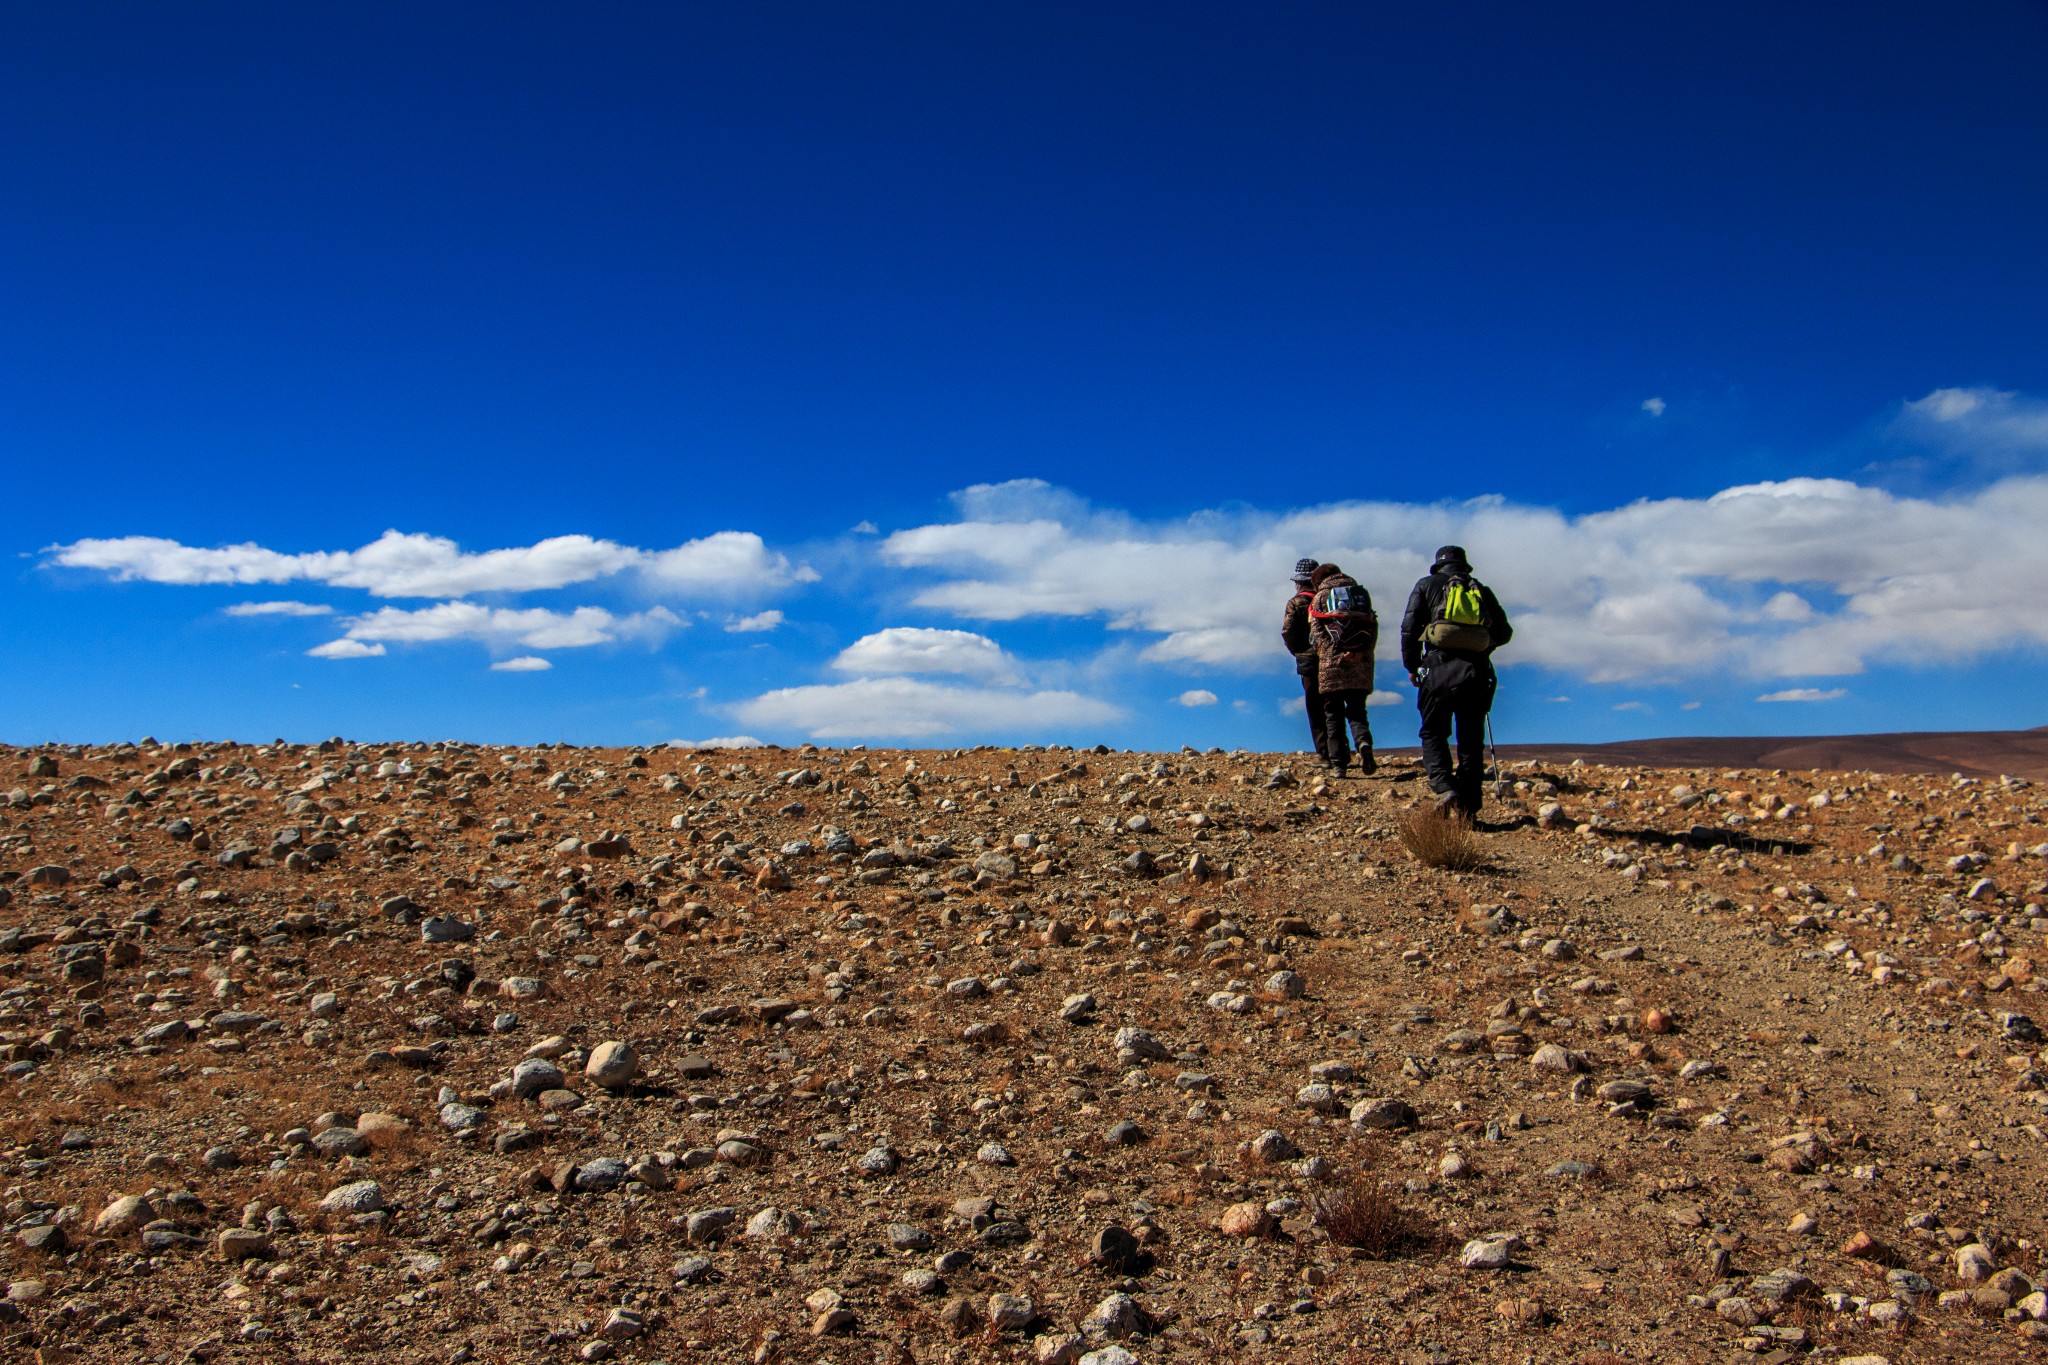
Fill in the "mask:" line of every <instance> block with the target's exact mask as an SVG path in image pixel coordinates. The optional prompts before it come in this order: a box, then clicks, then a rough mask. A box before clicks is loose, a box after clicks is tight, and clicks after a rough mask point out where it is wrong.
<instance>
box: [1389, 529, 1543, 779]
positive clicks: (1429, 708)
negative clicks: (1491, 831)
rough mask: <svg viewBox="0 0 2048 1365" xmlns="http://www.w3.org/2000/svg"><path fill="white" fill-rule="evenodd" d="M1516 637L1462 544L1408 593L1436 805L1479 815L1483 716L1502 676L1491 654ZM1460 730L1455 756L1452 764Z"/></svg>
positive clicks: (1407, 663)
mask: <svg viewBox="0 0 2048 1365" xmlns="http://www.w3.org/2000/svg"><path fill="white" fill-rule="evenodd" d="M1514 638H1515V630H1514V627H1513V626H1511V625H1509V624H1508V614H1507V613H1506V612H1505V611H1502V610H1501V606H1500V602H1499V600H1498V599H1497V598H1495V597H1494V595H1493V589H1492V588H1489V587H1487V586H1486V585H1485V584H1484V583H1481V582H1480V581H1479V580H1478V579H1476V578H1474V577H1473V576H1472V562H1471V560H1469V559H1468V558H1466V555H1465V549H1464V547H1463V546H1461V545H1446V546H1444V547H1443V548H1441V549H1439V550H1438V551H1437V552H1436V554H1435V556H1434V557H1433V558H1432V559H1431V561H1430V565H1429V573H1428V575H1427V576H1426V577H1424V578H1423V579H1421V580H1420V581H1419V582H1417V583H1416V585H1415V590H1414V591H1413V592H1411V593H1409V594H1408V610H1407V611H1406V612H1405V613H1404V614H1403V615H1402V617H1401V664H1402V666H1403V667H1405V668H1406V669H1407V670H1408V681H1409V682H1411V683H1413V684H1415V705H1416V708H1417V709H1418V710H1420V711H1421V712H1422V768H1423V771H1424V772H1425V773H1426V774H1428V776H1429V787H1430V790H1431V791H1433V792H1435V793H1436V795H1437V804H1438V805H1439V806H1441V807H1443V808H1444V809H1446V810H1450V809H1456V810H1459V811H1462V812H1463V813H1464V814H1465V815H1467V816H1477V815H1478V814H1479V801H1480V793H1481V789H1482V787H1483V785H1484V775H1485V772H1486V715H1487V712H1489V711H1490V710H1492V709H1493V692H1494V687H1495V685H1496V683H1497V679H1496V677H1495V675H1494V671H1493V651H1495V650H1496V649H1499V648H1500V647H1501V646H1502V645H1504V644H1506V643H1507V642H1508V641H1510V640H1512V639H1514ZM1453 730H1455V731H1456V732H1457V744H1458V759H1457V764H1456V766H1455V767H1454V766H1453V765H1452V762H1451V735H1452V731H1453Z"/></svg>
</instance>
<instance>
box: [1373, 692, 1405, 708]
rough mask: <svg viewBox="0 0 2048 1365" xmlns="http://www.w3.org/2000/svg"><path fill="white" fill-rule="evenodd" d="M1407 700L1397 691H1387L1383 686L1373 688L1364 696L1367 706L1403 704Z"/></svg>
mask: <svg viewBox="0 0 2048 1365" xmlns="http://www.w3.org/2000/svg"><path fill="white" fill-rule="evenodd" d="M1407 702H1408V698H1406V697H1404V696H1402V695H1401V694H1400V693H1399V692H1389V691H1388V690H1387V689H1386V688H1384V687H1380V688H1375V689H1373V690H1372V691H1371V692H1368V693H1366V696H1365V704H1366V705H1367V706H1404V705H1406V704H1407Z"/></svg>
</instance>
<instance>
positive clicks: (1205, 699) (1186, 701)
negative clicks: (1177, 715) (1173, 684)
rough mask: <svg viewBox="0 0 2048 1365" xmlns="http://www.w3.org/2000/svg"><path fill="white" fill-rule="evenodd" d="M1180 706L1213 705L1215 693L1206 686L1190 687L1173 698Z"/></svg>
mask: <svg viewBox="0 0 2048 1365" xmlns="http://www.w3.org/2000/svg"><path fill="white" fill-rule="evenodd" d="M1174 701H1175V702H1177V703H1179V704H1180V705H1182V706H1214V705H1215V704H1216V694H1215V693H1214V692H1211V691H1210V690H1209V689H1208V688H1206V687H1191V688H1189V689H1188V690H1187V691H1185V692H1183V693H1181V694H1180V695H1179V696H1177V697H1175V698H1174Z"/></svg>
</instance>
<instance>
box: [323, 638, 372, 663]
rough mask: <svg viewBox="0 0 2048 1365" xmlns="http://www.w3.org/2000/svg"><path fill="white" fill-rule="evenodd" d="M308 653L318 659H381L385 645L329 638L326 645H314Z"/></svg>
mask: <svg viewBox="0 0 2048 1365" xmlns="http://www.w3.org/2000/svg"><path fill="white" fill-rule="evenodd" d="M306 653H308V654H310V655H311V656H312V657H314V658H316V659H380V658H382V657H383V656H384V646H382V645H366V644H364V643H363V642H362V641H361V640H329V641H328V642H327V643H326V644H324V645H314V646H313V647H312V648H311V649H309V650H307V651H306Z"/></svg>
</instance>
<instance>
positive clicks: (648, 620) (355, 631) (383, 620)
mask: <svg viewBox="0 0 2048 1365" xmlns="http://www.w3.org/2000/svg"><path fill="white" fill-rule="evenodd" d="M684 624H685V623H684V622H683V620H682V619H681V618H680V617H678V616H677V615H676V614H675V613H674V612H672V611H670V610H669V609H668V608H666V607H653V608H650V609H649V610H647V611H642V612H634V613H632V614H631V615H626V616H619V615H615V614H613V613H612V612H609V611H606V610H605V609H604V608H603V607H577V608H576V609H575V610H574V611H566V612H563V611H550V610H548V609H547V608H545V607H524V608H515V607H485V606H479V605H478V604H476V603H474V602H441V603H438V604H436V605H434V606H431V607H421V608H419V609H418V610H415V611H407V610H406V609H404V608H402V607H380V608H378V609H377V610H376V611H373V612H371V613H369V614H368V615H366V616H358V617H356V618H354V619H353V620H351V621H349V622H348V623H347V628H346V631H345V638H346V639H349V640H358V641H361V640H385V641H390V642H392V643H404V644H427V643H433V642H437V641H442V640H479V641H482V642H484V643H486V644H492V645H498V646H505V645H512V644H520V645H525V646H526V647H527V648H529V649H581V648H585V647H587V646H590V645H603V644H611V643H614V642H616V641H619V640H630V639H650V640H659V639H660V638H661V637H662V636H664V635H665V634H667V633H668V632H669V631H670V630H675V629H679V628H681V627H682V626H683V625H684Z"/></svg>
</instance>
